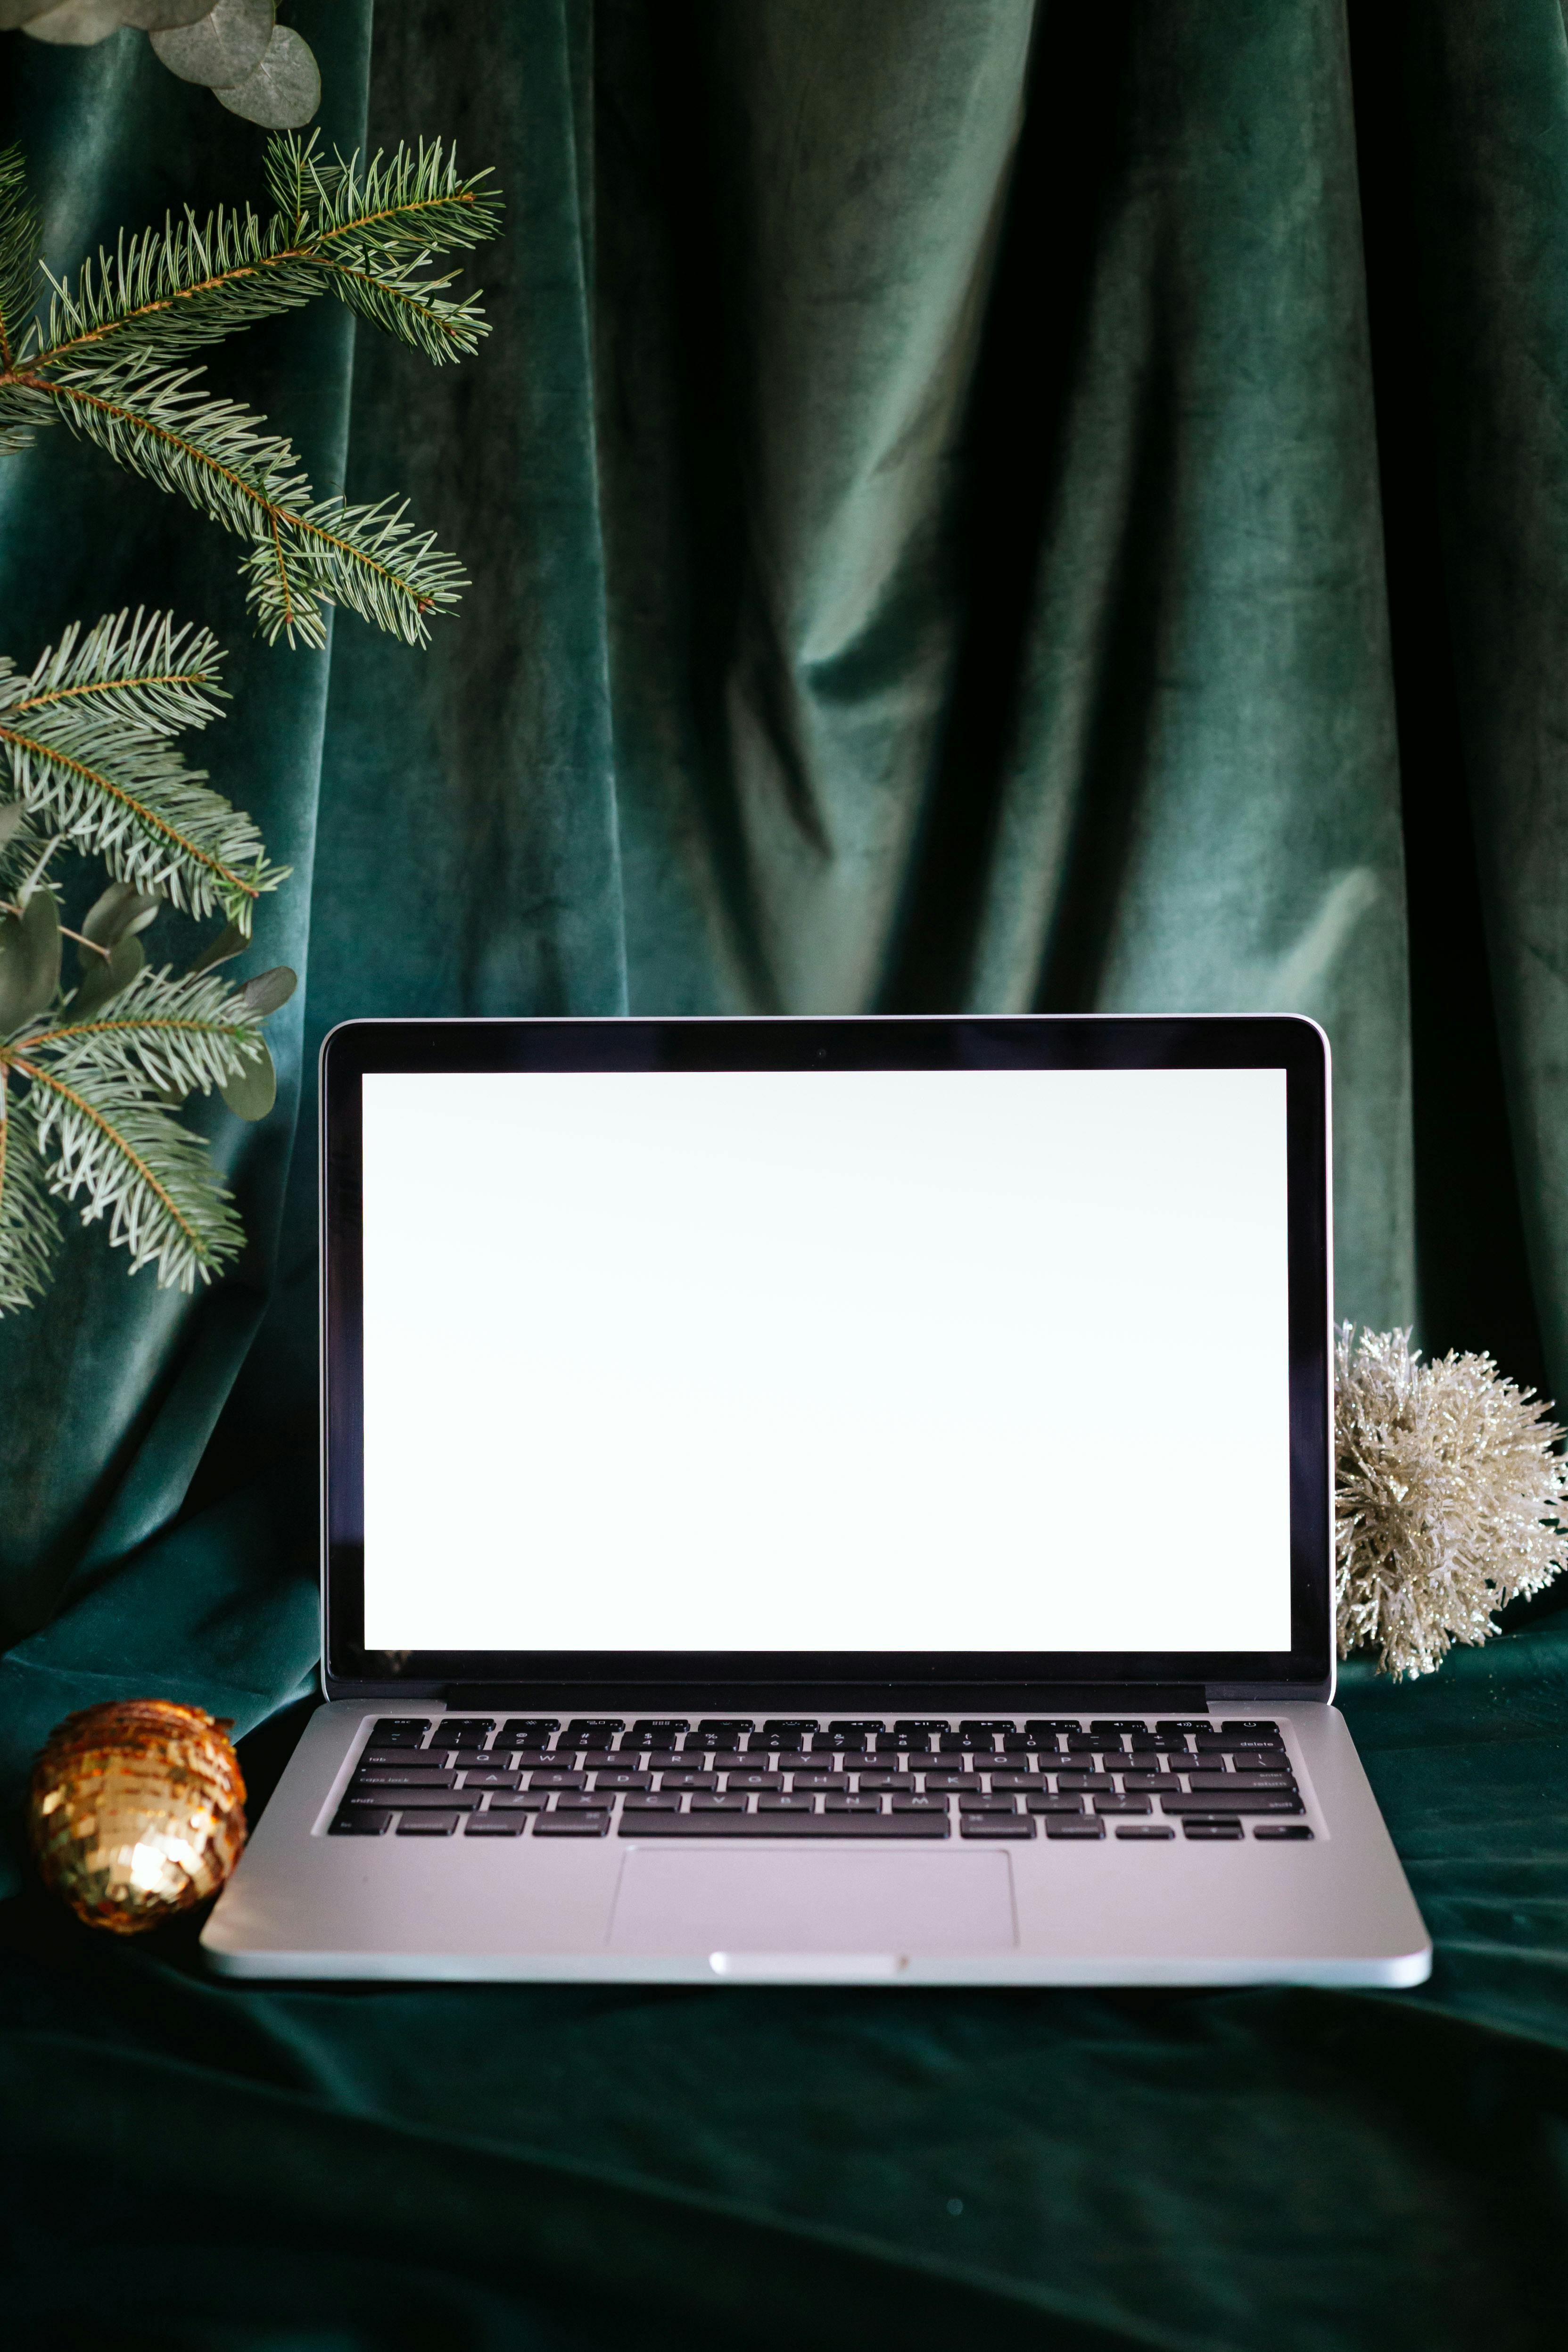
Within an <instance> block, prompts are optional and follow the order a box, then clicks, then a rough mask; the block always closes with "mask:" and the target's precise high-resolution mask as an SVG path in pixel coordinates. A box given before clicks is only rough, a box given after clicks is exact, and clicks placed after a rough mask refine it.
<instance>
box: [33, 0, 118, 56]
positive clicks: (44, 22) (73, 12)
mask: <svg viewBox="0 0 1568 2352" xmlns="http://www.w3.org/2000/svg"><path fill="white" fill-rule="evenodd" d="M124 22H125V13H124V10H123V8H122V6H121V0H57V4H56V5H55V6H54V7H52V8H46V9H45V10H44V12H43V14H42V15H41V16H29V17H28V18H27V20H26V23H25V24H24V25H23V26H22V30H23V31H24V33H30V34H31V36H32V37H33V39H34V40H35V41H61V42H64V43H66V44H68V46H69V47H71V48H74V49H90V48H92V47H95V46H96V44H97V43H98V42H100V41H107V40H108V38H109V36H110V33H118V32H119V30H120V27H121V25H123V24H124Z"/></svg>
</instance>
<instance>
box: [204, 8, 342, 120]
mask: <svg viewBox="0 0 1568 2352" xmlns="http://www.w3.org/2000/svg"><path fill="white" fill-rule="evenodd" d="M214 95H215V97H216V100H217V102H218V104H219V105H220V106H226V107H227V109H228V110H229V112H230V113H231V114H238V115H243V117H244V119H245V120H246V121H247V122H259V123H260V124H261V125H262V126H263V128H264V129H266V130H268V131H299V130H301V129H303V127H304V125H305V124H306V123H307V122H309V121H310V117H311V116H312V115H313V114H314V113H315V111H316V109H317V108H318V107H319V106H320V104H321V74H320V72H319V71H318V70H317V67H316V60H315V58H314V57H313V55H312V54H311V50H310V43H309V42H308V41H304V40H301V39H300V36H299V34H298V33H296V32H294V31H292V30H291V29H290V27H289V26H287V25H275V26H273V28H272V38H271V39H270V40H269V41H268V44H267V54H266V56H265V57H264V58H262V60H261V63H260V64H259V65H258V66H256V67H253V68H252V69H251V71H250V72H249V73H247V75H246V77H245V79H244V80H243V81H237V82H235V83H234V84H233V86H232V87H225V88H224V89H218V90H216V91H215V92H214Z"/></svg>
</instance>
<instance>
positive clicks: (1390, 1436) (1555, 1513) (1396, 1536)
mask: <svg viewBox="0 0 1568 2352" xmlns="http://www.w3.org/2000/svg"><path fill="white" fill-rule="evenodd" d="M1334 1376H1335V1377H1334V1418H1335V1443H1334V1519H1335V1528H1334V1538H1335V1550H1336V1554H1337V1563H1338V1566H1337V1574H1336V1577H1335V1587H1334V1591H1335V1602H1336V1611H1337V1617H1338V1624H1339V1645H1340V1655H1341V1657H1342V1658H1344V1657H1348V1656H1349V1655H1350V1654H1351V1652H1352V1650H1360V1649H1371V1650H1373V1651H1375V1652H1376V1654H1377V1663H1378V1665H1379V1667H1380V1668H1381V1669H1383V1670H1384V1671H1385V1672H1387V1673H1389V1674H1393V1675H1429V1674H1430V1673H1431V1672H1432V1671H1433V1669H1434V1667H1435V1666H1436V1664H1438V1662H1439V1660H1440V1659H1441V1658H1442V1656H1443V1654H1444V1652H1445V1651H1446V1650H1447V1649H1448V1648H1449V1647H1450V1646H1451V1644H1452V1643H1455V1642H1463V1643H1470V1644H1474V1643H1479V1642H1484V1641H1486V1640H1487V1638H1488V1637H1489V1635H1490V1634H1492V1633H1496V1632H1497V1631H1498V1622H1497V1619H1496V1617H1495V1615H1494V1614H1493V1612H1494V1611H1495V1610H1497V1609H1499V1608H1500V1607H1501V1605H1502V1603H1503V1602H1504V1601H1516V1600H1523V1599H1525V1598H1527V1597H1528V1596H1529V1595H1530V1594H1531V1593H1532V1592H1539V1591H1541V1589H1542V1586H1543V1585H1546V1584H1550V1582H1551V1581H1552V1578H1553V1577H1554V1576H1555V1575H1556V1574H1557V1571H1558V1570H1559V1568H1560V1567H1561V1566H1562V1565H1563V1558H1562V1557H1561V1556H1562V1555H1563V1554H1564V1551H1565V1547H1568V1530H1564V1529H1563V1528H1559V1527H1558V1525H1557V1524H1556V1522H1557V1519H1558V1517H1559V1514H1560V1513H1561V1512H1562V1510H1563V1504H1564V1502H1565V1501H1568V1462H1565V1461H1564V1460H1563V1456H1562V1455H1561V1454H1558V1453H1557V1452H1556V1450H1555V1448H1556V1446H1557V1444H1558V1441H1559V1439H1560V1438H1561V1437H1562V1435H1563V1432H1562V1431H1561V1430H1560V1429H1558V1428H1556V1427H1555V1426H1554V1425H1553V1424H1552V1423H1551V1422H1549V1421H1548V1420H1547V1418H1546V1415H1547V1413H1548V1412H1549V1411H1550V1410H1551V1408H1550V1406H1548V1405H1546V1404H1543V1403H1542V1402H1539V1401H1538V1400H1537V1398H1536V1394H1535V1391H1534V1390H1533V1389H1521V1388H1519V1387H1517V1386H1516V1385H1515V1383H1514V1382H1513V1381H1505V1380H1504V1379H1503V1377H1502V1375H1501V1374H1500V1371H1499V1370H1498V1368H1497V1366H1496V1364H1495V1363H1494V1362H1493V1361H1492V1360H1491V1358H1490V1357H1489V1356H1458V1355H1453V1354H1449V1355H1447V1356H1443V1357H1440V1358H1439V1359H1438V1360H1437V1361H1436V1362H1435V1363H1423V1362H1422V1360H1421V1355H1420V1350H1419V1349H1415V1348H1412V1347H1411V1345H1410V1335H1409V1333H1408V1332H1407V1331H1363V1332H1362V1333H1361V1335H1360V1337H1359V1338H1355V1337H1353V1335H1352V1326H1351V1325H1350V1324H1349V1323H1346V1324H1345V1325H1343V1326H1342V1328H1341V1331H1340V1334H1339V1339H1338V1344H1337V1346H1336V1348H1335V1350H1334Z"/></svg>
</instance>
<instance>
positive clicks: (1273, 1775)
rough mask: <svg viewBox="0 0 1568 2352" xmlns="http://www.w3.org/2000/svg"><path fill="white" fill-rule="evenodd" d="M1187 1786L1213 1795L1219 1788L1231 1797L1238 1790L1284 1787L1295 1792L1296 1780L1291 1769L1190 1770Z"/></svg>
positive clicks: (1222, 1792) (1223, 1793)
mask: <svg viewBox="0 0 1568 2352" xmlns="http://www.w3.org/2000/svg"><path fill="white" fill-rule="evenodd" d="M1187 1786H1188V1788H1189V1789H1191V1790H1194V1793H1195V1792H1196V1791H1198V1790H1202V1791H1203V1792H1204V1793H1205V1795H1211V1796H1212V1795H1213V1793H1214V1792H1215V1790H1216V1789H1217V1790H1219V1791H1220V1793H1221V1794H1222V1795H1224V1796H1226V1797H1229V1796H1233V1795H1235V1794H1236V1793H1237V1792H1238V1791H1241V1792H1246V1791H1247V1790H1252V1791H1257V1790H1259V1789H1283V1790H1288V1791H1290V1792H1294V1790H1295V1787H1296V1780H1295V1776H1294V1774H1293V1773H1291V1772H1289V1770H1281V1771H1279V1772H1254V1771H1252V1770H1251V1769H1248V1770H1247V1771H1245V1772H1189V1773H1188V1775H1187Z"/></svg>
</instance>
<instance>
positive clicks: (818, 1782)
mask: <svg viewBox="0 0 1568 2352" xmlns="http://www.w3.org/2000/svg"><path fill="white" fill-rule="evenodd" d="M789 1784H790V1787H791V1788H792V1789H800V1790H810V1791H811V1792H812V1793H813V1795H815V1796H818V1797H820V1796H821V1795H822V1794H823V1793H824V1791H825V1790H830V1789H844V1788H847V1787H848V1785H849V1784H848V1782H847V1780H845V1778H844V1775H843V1773H842V1772H829V1771H822V1770H818V1771H815V1772H792V1773H791V1775H790V1783H789Z"/></svg>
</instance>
